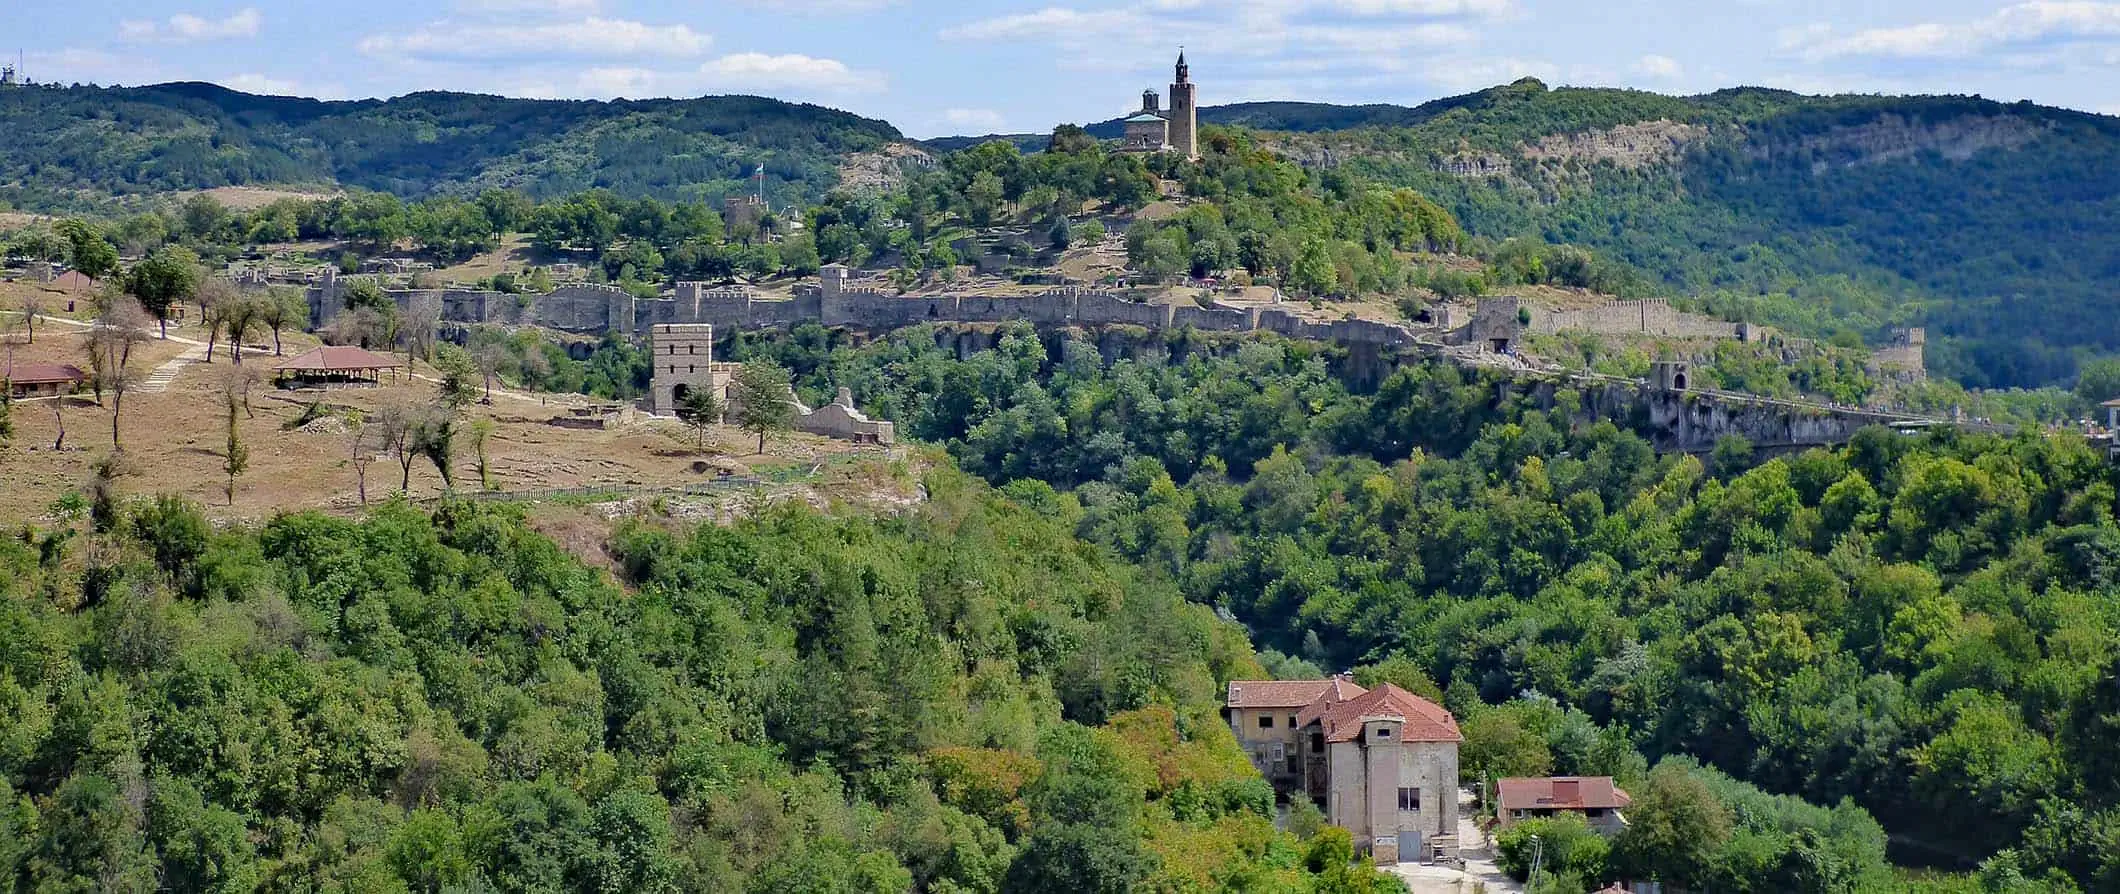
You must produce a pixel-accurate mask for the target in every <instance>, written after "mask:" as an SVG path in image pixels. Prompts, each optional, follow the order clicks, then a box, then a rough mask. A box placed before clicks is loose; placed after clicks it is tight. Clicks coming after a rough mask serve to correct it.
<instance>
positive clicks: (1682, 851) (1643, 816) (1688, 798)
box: [1612, 760, 1732, 887]
mask: <svg viewBox="0 0 2120 894" xmlns="http://www.w3.org/2000/svg"><path fill="white" fill-rule="evenodd" d="M1731 832H1732V828H1731V819H1730V812H1729V810H1728V808H1725V807H1724V806H1723V804H1722V802H1721V801H1719V800H1717V799H1716V797H1715V793H1714V792H1711V791H1709V790H1708V786H1707V784H1706V783H1703V782H1702V781H1701V780H1700V779H1699V778H1697V777H1696V776H1695V775H1694V774H1693V773H1692V772H1691V771H1690V770H1689V769H1688V768H1687V766H1686V765H1685V764H1683V763H1680V762H1676V761H1670V760H1666V761H1664V762H1663V763H1660V764H1657V765H1656V768H1655V769H1653V770H1650V771H1649V779H1648V781H1647V782H1646V783H1645V784H1644V785H1643V786H1642V790H1641V791H1640V792H1637V793H1634V805H1633V807H1632V808H1630V809H1629V810H1628V811H1627V828H1626V829H1624V830H1622V831H1621V832H1620V833H1619V835H1617V836H1615V837H1614V838H1613V840H1612V865H1613V867H1614V868H1615V869H1618V870H1619V871H1620V872H1621V874H1623V875H1628V876H1632V877H1635V878H1646V879H1652V880H1657V881H1663V882H1666V883H1670V884H1678V885H1685V886H1688V887H1696V886H1698V885H1699V884H1700V883H1701V881H1702V880H1703V879H1705V878H1707V877H1708V876H1709V873H1710V872H1711V870H1712V867H1713V866H1714V865H1715V853H1716V851H1717V850H1719V849H1721V848H1722V846H1723V844H1724V843H1725V842H1727V841H1729V840H1730V835H1731Z"/></svg>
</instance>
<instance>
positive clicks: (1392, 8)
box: [1324, 0, 1516, 18]
mask: <svg viewBox="0 0 2120 894" xmlns="http://www.w3.org/2000/svg"><path fill="white" fill-rule="evenodd" d="M1324 5H1328V6H1331V7H1333V8H1334V9H1336V10H1339V11H1342V12H1350V13H1354V14H1356V15H1366V16H1384V15H1395V16H1421V17H1426V18H1501V17H1503V16H1506V15H1509V14H1510V13H1513V12H1515V10H1516V4H1514V3H1512V2H1510V0H1329V2H1328V3H1326V4H1324Z"/></svg>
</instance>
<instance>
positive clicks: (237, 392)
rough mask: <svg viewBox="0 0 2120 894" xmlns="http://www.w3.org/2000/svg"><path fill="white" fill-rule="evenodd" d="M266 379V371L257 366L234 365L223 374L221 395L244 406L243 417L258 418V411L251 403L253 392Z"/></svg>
mask: <svg viewBox="0 0 2120 894" xmlns="http://www.w3.org/2000/svg"><path fill="white" fill-rule="evenodd" d="M264 381H265V373H264V372H263V371H261V370H259V369H257V368H256V367H245V366H232V367H229V369H228V372H227V373H225V374H224V375H222V376H221V396H222V397H225V398H227V399H228V400H230V401H232V402H234V403H236V404H238V405H240V406H241V407H242V408H243V418H245V419H256V418H258V411H257V409H256V408H255V407H252V406H251V405H250V395H251V392H253V391H256V390H257V387H258V386H259V385H260V384H263V383H264Z"/></svg>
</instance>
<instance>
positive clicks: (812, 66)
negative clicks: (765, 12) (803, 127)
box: [496, 53, 884, 99]
mask: <svg viewBox="0 0 2120 894" xmlns="http://www.w3.org/2000/svg"><path fill="white" fill-rule="evenodd" d="M496 86H497V87H498V89H499V90H500V92H502V93H505V94H507V95H510V96H523V97H529V98H533V99H559V98H572V99H613V98H617V97H626V98H629V99H647V98H651V97H662V96H698V95H701V94H708V93H757V94H763V95H768V96H776V97H809V98H823V97H839V96H847V95H850V94H856V93H869V92H874V91H876V90H880V89H882V88H883V86H884V77H883V76H882V75H880V74H877V73H873V72H866V71H859V70H856V69H853V68H849V67H847V65H846V64H845V63H843V62H840V61H838V60H836V59H820V58H816V57H812V56H804V55H801V54H788V55H780V56H774V55H768V54H765V53H733V54H730V55H726V56H720V57H717V58H715V59H711V60H708V61H707V62H705V63H703V64H701V65H699V66H697V67H694V68H647V67H642V66H636V65H624V64H618V65H599V66H593V67H589V68H585V69H581V70H579V71H572V72H568V71H562V70H558V69H553V68H540V69H537V70H534V71H529V72H524V71H517V72H515V73H514V78H513V79H512V80H511V81H509V82H506V83H503V84H499V85H496Z"/></svg>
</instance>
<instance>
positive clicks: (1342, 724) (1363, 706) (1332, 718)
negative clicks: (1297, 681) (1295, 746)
mask: <svg viewBox="0 0 2120 894" xmlns="http://www.w3.org/2000/svg"><path fill="white" fill-rule="evenodd" d="M1371 720H1397V721H1399V722H1400V728H1399V741H1401V742H1462V741H1465V736H1464V734H1462V733H1460V732H1458V724H1457V718H1456V717H1453V716H1451V714H1450V712H1449V711H1447V710H1444V708H1443V706H1442V705H1438V704H1436V703H1435V702H1432V701H1429V700H1427V699H1425V698H1422V697H1420V696H1418V695H1414V694H1413V693H1411V692H1407V691H1406V690H1404V689H1400V688H1399V687H1398V686H1396V685H1393V684H1391V683H1384V684H1381V685H1379V686H1377V688H1375V689H1371V690H1369V691H1368V692H1364V693H1361V694H1359V695H1356V696H1354V697H1353V698H1348V699H1342V700H1338V701H1329V700H1327V699H1323V698H1321V699H1319V700H1318V701H1316V702H1313V703H1312V704H1311V705H1310V706H1309V707H1306V708H1304V709H1303V711H1302V713H1300V714H1297V715H1296V726H1297V727H1308V726H1310V724H1311V723H1312V722H1316V723H1318V724H1319V725H1320V726H1322V727H1323V728H1324V732H1325V741H1327V742H1352V741H1354V740H1355V738H1356V737H1358V736H1360V735H1361V734H1362V725H1363V724H1364V723H1367V722H1368V721H1371Z"/></svg>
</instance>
